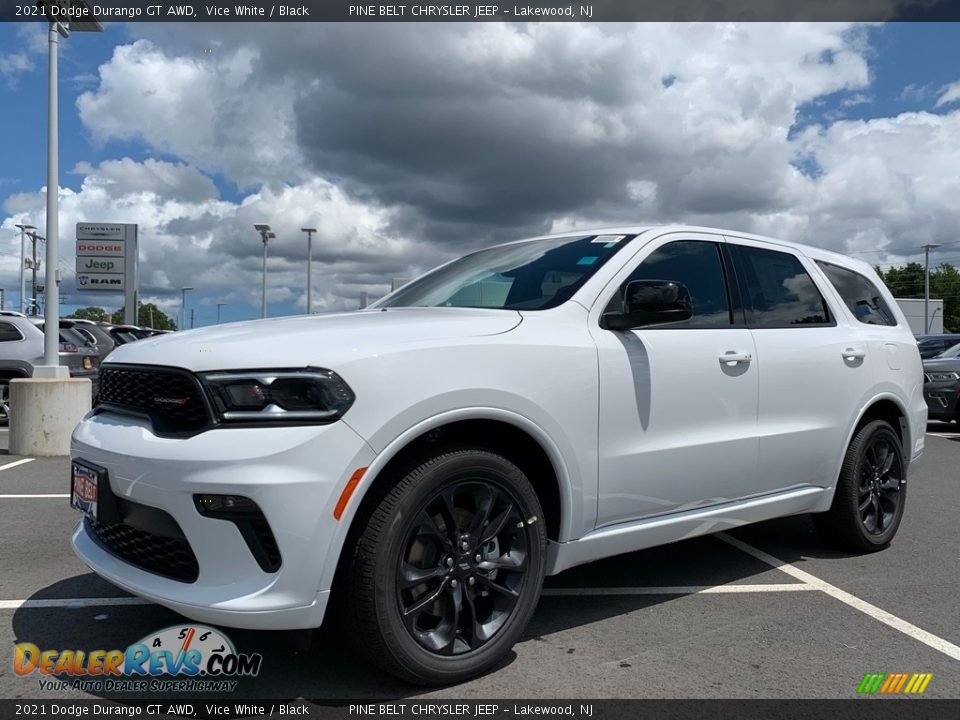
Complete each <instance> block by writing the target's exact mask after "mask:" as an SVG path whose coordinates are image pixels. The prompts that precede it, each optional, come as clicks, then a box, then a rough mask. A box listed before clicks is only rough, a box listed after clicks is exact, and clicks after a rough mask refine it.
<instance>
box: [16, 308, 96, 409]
mask: <svg viewBox="0 0 960 720" xmlns="http://www.w3.org/2000/svg"><path fill="white" fill-rule="evenodd" d="M43 324H44V323H43V320H41V319H39V318H33V317H26V316H22V315H4V316H0V423H3V424H5V423H6V422H7V421H8V420H9V417H10V403H9V397H10V395H9V390H10V380H12V379H13V378H23V377H32V376H33V369H34V367H36V366H37V365H42V364H43V355H44V350H43V332H44V331H43ZM59 342H60V345H59V353H58V354H59V356H60V364H61V365H64V366H66V367H67V368H69V369H70V375H71V377H85V378H89V379H90V381H91V382H92V383H93V395H94V397H96V394H97V373H98V370H99V366H100V362H99V360H98V358H97V353H96V350H95V349H94V348H92V347H89V346H87V345H86V343H85V341H84V340H83V338H82V337H80V336H78V335H75V334H74V333H73V331H72V330H71V329H70V328H61V329H60V330H59Z"/></svg>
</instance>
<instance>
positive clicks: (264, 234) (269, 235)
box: [253, 223, 276, 318]
mask: <svg viewBox="0 0 960 720" xmlns="http://www.w3.org/2000/svg"><path fill="white" fill-rule="evenodd" d="M253 228H254V230H256V231H257V232H258V233H260V239H261V240H263V289H262V290H261V297H260V317H262V318H265V317H266V316H267V241H268V240H271V239H273V238H275V237H276V234H275V233H273V232H271V231H270V226H269V225H267V224H266V223H254V224H253Z"/></svg>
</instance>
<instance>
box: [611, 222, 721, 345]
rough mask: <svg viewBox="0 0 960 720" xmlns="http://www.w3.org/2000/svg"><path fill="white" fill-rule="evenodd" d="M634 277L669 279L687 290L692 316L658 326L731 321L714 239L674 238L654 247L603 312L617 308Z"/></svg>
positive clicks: (696, 325)
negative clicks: (710, 240)
mask: <svg viewBox="0 0 960 720" xmlns="http://www.w3.org/2000/svg"><path fill="white" fill-rule="evenodd" d="M634 280H672V281H675V282H679V283H683V284H684V285H686V286H687V289H688V290H689V291H690V297H691V299H692V300H693V317H691V318H690V319H689V320H685V321H683V322H678V323H673V324H671V325H660V326H658V327H660V328H716V327H729V326H730V325H732V324H733V316H732V314H731V312H730V299H729V297H728V296H727V284H726V281H725V279H724V273H723V263H722V261H721V259H720V248H719V246H718V245H717V244H716V243H712V242H705V241H702V240H678V241H676V242H671V243H667V244H666V245H663V246H662V247H659V248H657V249H656V250H654V251H653V252H652V253H651V254H650V255H649V256H648V257H647V258H646V259H644V260H643V261H642V262H641V263H640V264H639V265H638V266H637V268H636V269H635V270H634V271H633V272H632V273H630V276H629V277H628V278H627V279H626V280H625V281H624V282H623V283H622V284H621V285H620V289H619V291H618V292H617V294H616V295H614V296H613V297H612V298H611V299H610V302H609V303H608V304H607V307H606V308H605V310H604V312H620V310H621V307H622V304H623V296H624V293H625V292H626V287H627V285H628V284H629V283H630V282H632V281H634Z"/></svg>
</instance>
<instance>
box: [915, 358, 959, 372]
mask: <svg viewBox="0 0 960 720" xmlns="http://www.w3.org/2000/svg"><path fill="white" fill-rule="evenodd" d="M923 369H924V371H926V372H929V371H930V370H936V371H940V372H943V371H946V372H950V371H951V370H956V371H958V372H960V358H928V359H926V360H924V361H923Z"/></svg>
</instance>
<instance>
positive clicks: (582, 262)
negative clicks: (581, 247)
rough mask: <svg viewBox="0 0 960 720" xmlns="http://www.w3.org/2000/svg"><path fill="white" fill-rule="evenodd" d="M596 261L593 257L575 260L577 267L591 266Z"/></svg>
mask: <svg viewBox="0 0 960 720" xmlns="http://www.w3.org/2000/svg"><path fill="white" fill-rule="evenodd" d="M596 261H597V258H596V257H595V256H587V257H582V258H580V259H579V260H577V265H593V264H594V263H595V262H596Z"/></svg>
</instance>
